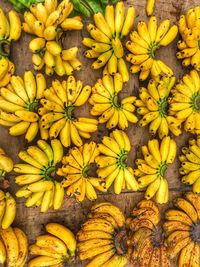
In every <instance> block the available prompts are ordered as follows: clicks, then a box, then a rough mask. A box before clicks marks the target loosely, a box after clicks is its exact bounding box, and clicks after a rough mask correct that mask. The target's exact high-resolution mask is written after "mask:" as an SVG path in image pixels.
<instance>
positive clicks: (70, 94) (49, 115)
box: [38, 76, 98, 147]
mask: <svg viewBox="0 0 200 267" xmlns="http://www.w3.org/2000/svg"><path fill="white" fill-rule="evenodd" d="M90 93H91V87H90V86H89V85H86V86H84V87H83V84H82V82H81V81H80V80H78V81H76V79H75V78H74V76H69V77H68V79H67V80H64V81H63V82H62V83H61V82H60V81H58V80H55V81H53V82H52V86H51V87H50V88H49V89H47V90H45V91H44V98H43V99H41V101H40V103H41V104H42V106H43V107H41V108H39V110H38V113H39V114H40V115H41V116H42V117H41V128H42V129H43V130H44V131H46V135H44V139H45V138H48V137H50V138H57V137H58V136H59V138H60V140H61V143H62V144H63V146H65V147H69V146H70V145H71V144H74V145H75V146H82V145H83V141H82V138H90V137H91V133H93V132H96V131H97V127H98V126H97V125H98V121H97V120H96V119H91V118H85V117H79V118H76V117H75V116H74V110H75V108H76V107H79V106H82V105H84V104H85V103H86V101H87V99H88V98H89V96H90ZM42 138H43V137H42Z"/></svg>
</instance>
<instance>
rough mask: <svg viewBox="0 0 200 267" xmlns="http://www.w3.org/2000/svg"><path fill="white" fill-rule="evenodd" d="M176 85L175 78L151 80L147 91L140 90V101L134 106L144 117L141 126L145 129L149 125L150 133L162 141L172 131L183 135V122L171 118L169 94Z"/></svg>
mask: <svg viewBox="0 0 200 267" xmlns="http://www.w3.org/2000/svg"><path fill="white" fill-rule="evenodd" d="M174 84H175V77H168V76H163V77H162V78H161V79H159V81H155V80H153V79H152V80H150V81H149V83H148V86H147V89H146V88H144V87H141V88H140V89H139V99H137V100H135V102H134V104H135V106H136V107H138V109H137V113H138V114H140V115H142V116H143V117H142V119H140V121H139V126H140V127H144V126H146V125H147V124H149V132H150V134H151V135H156V133H157V132H158V136H159V138H160V139H162V138H163V137H164V136H167V135H168V134H169V131H171V132H172V133H173V134H174V135H176V136H178V135H180V134H181V129H180V125H181V121H180V120H178V119H176V118H174V117H173V116H169V114H168V101H169V94H170V91H171V89H172V87H173V86H174Z"/></svg>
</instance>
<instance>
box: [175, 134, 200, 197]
mask: <svg viewBox="0 0 200 267" xmlns="http://www.w3.org/2000/svg"><path fill="white" fill-rule="evenodd" d="M182 152H183V155H180V156H179V160H180V161H181V168H180V169H179V173H180V174H182V175H183V176H182V182H183V183H184V184H186V185H192V190H193V192H195V193H200V137H199V136H197V140H195V139H190V140H189V147H183V148H182Z"/></svg>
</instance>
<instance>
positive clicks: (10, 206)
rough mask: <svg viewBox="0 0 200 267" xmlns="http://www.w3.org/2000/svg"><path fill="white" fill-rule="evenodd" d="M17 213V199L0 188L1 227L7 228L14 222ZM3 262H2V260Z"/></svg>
mask: <svg viewBox="0 0 200 267" xmlns="http://www.w3.org/2000/svg"><path fill="white" fill-rule="evenodd" d="M15 215H16V201H15V199H14V197H13V196H12V195H11V194H10V193H9V192H6V193H4V192H3V191H2V190H0V228H2V229H7V228H8V227H10V225H11V224H12V223H13V221H14V219H15ZM0 263H1V262H0Z"/></svg>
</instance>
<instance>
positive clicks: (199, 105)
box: [191, 93, 200, 112]
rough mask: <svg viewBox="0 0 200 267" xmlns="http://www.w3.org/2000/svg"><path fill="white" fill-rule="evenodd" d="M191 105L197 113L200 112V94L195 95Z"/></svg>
mask: <svg viewBox="0 0 200 267" xmlns="http://www.w3.org/2000/svg"><path fill="white" fill-rule="evenodd" d="M191 105H192V108H193V110H194V111H195V112H200V94H199V93H195V94H193V96H192V99H191Z"/></svg>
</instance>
